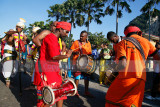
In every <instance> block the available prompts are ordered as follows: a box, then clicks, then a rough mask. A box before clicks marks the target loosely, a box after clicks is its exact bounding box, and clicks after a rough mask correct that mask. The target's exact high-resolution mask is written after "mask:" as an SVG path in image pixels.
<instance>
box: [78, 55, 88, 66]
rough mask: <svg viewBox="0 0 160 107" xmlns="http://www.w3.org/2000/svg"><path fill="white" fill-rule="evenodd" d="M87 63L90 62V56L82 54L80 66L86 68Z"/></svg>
mask: <svg viewBox="0 0 160 107" xmlns="http://www.w3.org/2000/svg"><path fill="white" fill-rule="evenodd" d="M87 64H88V57H87V56H86V55H82V56H81V57H80V58H79V61H78V65H79V68H81V69H84V68H85V67H86V66H87Z"/></svg>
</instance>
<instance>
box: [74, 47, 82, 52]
mask: <svg viewBox="0 0 160 107" xmlns="http://www.w3.org/2000/svg"><path fill="white" fill-rule="evenodd" d="M81 47H82V46H79V47H78V48H76V49H73V50H72V51H75V50H77V49H79V48H81Z"/></svg>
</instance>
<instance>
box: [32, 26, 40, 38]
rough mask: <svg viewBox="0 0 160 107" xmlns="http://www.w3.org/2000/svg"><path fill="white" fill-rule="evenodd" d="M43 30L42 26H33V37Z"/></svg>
mask: <svg viewBox="0 0 160 107" xmlns="http://www.w3.org/2000/svg"><path fill="white" fill-rule="evenodd" d="M41 31H42V29H41V28H40V27H33V29H32V33H33V35H32V39H33V38H34V37H35V36H37V35H38V34H39V33H40V32H41Z"/></svg>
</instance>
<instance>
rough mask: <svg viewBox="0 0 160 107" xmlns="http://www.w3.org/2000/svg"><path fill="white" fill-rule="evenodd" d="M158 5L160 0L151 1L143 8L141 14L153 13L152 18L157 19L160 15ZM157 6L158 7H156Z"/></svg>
mask: <svg viewBox="0 0 160 107" xmlns="http://www.w3.org/2000/svg"><path fill="white" fill-rule="evenodd" d="M158 4H160V0H149V1H148V2H147V3H146V4H145V5H144V6H143V7H142V8H141V10H140V11H141V12H142V13H147V14H149V11H152V12H150V15H151V16H152V17H155V16H157V15H159V13H160V10H159V9H158ZM156 6H157V7H156Z"/></svg>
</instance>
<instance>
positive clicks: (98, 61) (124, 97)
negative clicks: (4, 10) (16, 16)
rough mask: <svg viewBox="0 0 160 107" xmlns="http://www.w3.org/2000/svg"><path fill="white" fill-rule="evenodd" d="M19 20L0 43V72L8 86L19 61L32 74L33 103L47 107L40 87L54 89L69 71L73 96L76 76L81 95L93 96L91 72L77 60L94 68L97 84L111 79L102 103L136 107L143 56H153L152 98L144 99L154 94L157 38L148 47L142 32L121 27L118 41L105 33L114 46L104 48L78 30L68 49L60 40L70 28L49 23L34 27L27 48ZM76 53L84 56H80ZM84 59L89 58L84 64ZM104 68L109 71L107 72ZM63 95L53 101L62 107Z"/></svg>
mask: <svg viewBox="0 0 160 107" xmlns="http://www.w3.org/2000/svg"><path fill="white" fill-rule="evenodd" d="M24 23H25V20H24V19H21V21H20V22H18V23H17V24H16V29H15V30H13V29H10V30H9V31H8V32H5V33H6V35H5V36H4V38H3V39H2V42H1V59H2V61H1V63H2V65H3V68H2V74H3V76H4V79H5V82H6V83H5V84H6V86H7V87H11V83H10V78H12V77H14V76H15V75H16V73H17V71H18V70H19V66H20V65H21V64H22V65H24V66H23V67H24V72H26V73H28V72H29V74H30V75H31V76H32V79H31V83H32V84H31V86H32V88H34V89H36V90H37V107H49V106H51V105H49V104H47V103H45V101H44V100H43V95H42V94H43V93H42V91H43V88H44V86H50V87H51V88H53V89H54V88H56V89H57V88H58V87H60V86H61V85H62V84H63V83H64V82H65V80H67V79H68V78H70V77H71V75H70V74H69V73H71V74H72V77H73V79H74V82H75V86H76V89H77V91H76V93H75V95H76V96H77V97H79V93H78V85H79V80H80V79H84V85H85V86H84V88H85V89H84V90H85V91H84V92H85V93H84V95H86V96H88V97H91V98H94V97H95V96H93V95H92V94H91V93H90V92H89V81H90V78H91V75H92V73H87V72H90V71H84V70H81V69H79V68H78V66H77V63H79V65H81V66H82V67H83V66H87V68H89V69H92V71H95V70H96V69H97V68H99V84H100V85H103V84H105V85H108V81H109V82H110V84H109V89H108V91H107V93H106V97H105V99H106V104H105V107H118V106H120V107H121V106H122V107H141V105H142V101H143V97H144V90H145V81H146V67H145V61H146V60H147V58H148V57H153V58H154V68H155V73H154V75H155V78H154V81H153V88H152V91H151V96H149V97H147V98H150V99H151V98H152V99H155V98H156V94H157V93H158V92H159V91H158V90H157V85H158V84H159V83H160V82H159V77H160V69H159V66H160V61H159V60H160V42H159V41H158V42H157V43H156V46H153V45H152V44H151V43H150V42H149V41H148V40H147V39H145V38H144V37H142V31H141V30H140V29H139V28H138V27H137V26H135V25H128V26H126V27H125V28H124V34H125V37H123V39H121V38H120V37H119V36H118V35H117V34H116V33H115V32H113V31H110V32H108V33H107V39H108V40H109V41H110V43H113V49H109V48H108V46H109V44H108V43H102V44H101V45H100V46H96V45H93V44H91V43H90V42H89V40H88V39H87V38H88V32H87V31H82V32H81V33H80V38H79V39H78V40H75V41H72V43H71V47H68V48H67V47H66V43H65V42H64V41H63V38H65V37H67V36H68V33H69V32H70V30H71V24H70V23H68V22H63V21H61V22H58V21H54V22H53V23H52V24H51V25H50V30H42V29H41V28H40V27H38V26H37V27H35V26H34V27H33V29H32V33H33V36H32V42H33V44H32V45H31V46H30V45H29V43H30V41H29V39H28V38H27V36H26V35H25V34H24V33H23V29H24V27H25V24H24ZM81 56H85V57H84V58H83V59H82V60H80V57H81ZM85 58H88V59H87V62H85V60H86V59H85ZM78 61H79V62H78ZM68 65H69V66H68ZM90 66H91V67H90ZM94 66H96V67H95V68H94ZM68 71H70V72H68ZM109 71H112V72H110V74H109V73H108V72H109ZM114 72H115V73H116V74H114ZM106 75H109V76H110V75H114V79H113V78H112V80H111V79H110V78H109V76H106ZM65 99H67V96H65V95H64V96H58V98H57V100H56V102H54V103H53V104H56V106H57V107H62V106H63V100H65Z"/></svg>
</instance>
